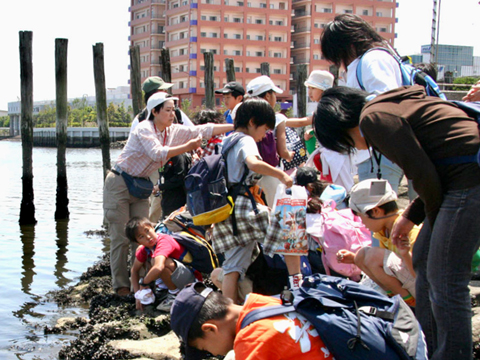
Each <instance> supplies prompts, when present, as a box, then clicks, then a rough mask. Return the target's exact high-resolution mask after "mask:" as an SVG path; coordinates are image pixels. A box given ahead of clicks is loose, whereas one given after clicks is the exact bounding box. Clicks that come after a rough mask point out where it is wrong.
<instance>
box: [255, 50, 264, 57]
mask: <svg viewBox="0 0 480 360" xmlns="http://www.w3.org/2000/svg"><path fill="white" fill-rule="evenodd" d="M255 56H263V51H255Z"/></svg>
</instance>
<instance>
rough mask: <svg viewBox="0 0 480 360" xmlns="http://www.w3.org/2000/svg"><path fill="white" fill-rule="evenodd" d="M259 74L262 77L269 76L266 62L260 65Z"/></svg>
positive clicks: (268, 67) (268, 66)
mask: <svg viewBox="0 0 480 360" xmlns="http://www.w3.org/2000/svg"><path fill="white" fill-rule="evenodd" d="M260 73H261V74H262V75H267V76H270V64H269V63H268V62H263V63H261V64H260Z"/></svg>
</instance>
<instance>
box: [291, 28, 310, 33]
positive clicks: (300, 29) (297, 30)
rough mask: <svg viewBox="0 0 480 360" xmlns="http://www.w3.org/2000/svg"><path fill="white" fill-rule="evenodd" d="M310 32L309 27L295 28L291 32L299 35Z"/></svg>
mask: <svg viewBox="0 0 480 360" xmlns="http://www.w3.org/2000/svg"><path fill="white" fill-rule="evenodd" d="M310 31H312V27H311V26H303V27H295V28H294V30H293V32H294V33H295V34H300V33H304V32H310Z"/></svg>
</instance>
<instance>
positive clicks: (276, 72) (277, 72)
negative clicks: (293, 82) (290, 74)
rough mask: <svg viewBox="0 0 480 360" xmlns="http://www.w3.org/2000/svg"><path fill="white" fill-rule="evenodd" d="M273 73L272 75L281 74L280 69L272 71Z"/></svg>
mask: <svg viewBox="0 0 480 360" xmlns="http://www.w3.org/2000/svg"><path fill="white" fill-rule="evenodd" d="M273 73H274V74H281V73H282V70H280V69H273Z"/></svg>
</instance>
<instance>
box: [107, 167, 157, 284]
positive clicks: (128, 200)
mask: <svg viewBox="0 0 480 360" xmlns="http://www.w3.org/2000/svg"><path fill="white" fill-rule="evenodd" d="M103 212H104V216H105V219H106V220H107V221H108V232H109V235H110V268H111V270H112V286H113V289H114V290H117V289H119V288H121V287H128V288H130V277H129V273H128V263H127V262H128V255H129V252H130V251H132V255H133V256H132V257H131V259H132V261H133V259H134V251H135V249H136V247H137V244H135V243H131V242H130V241H129V240H128V239H127V237H126V236H125V224H126V223H127V222H128V220H129V219H130V218H131V217H133V216H141V217H148V199H143V200H142V199H138V198H136V197H134V196H132V195H130V193H129V192H128V189H127V185H125V181H124V180H123V178H122V176H121V175H116V174H114V173H112V172H109V173H108V175H107V178H106V179H105V185H104V188H103ZM130 265H131V264H130Z"/></svg>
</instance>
